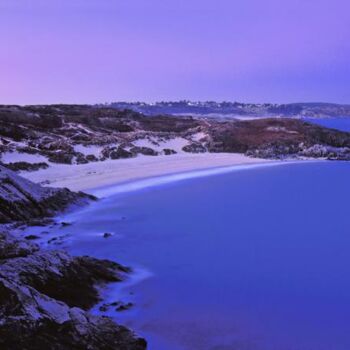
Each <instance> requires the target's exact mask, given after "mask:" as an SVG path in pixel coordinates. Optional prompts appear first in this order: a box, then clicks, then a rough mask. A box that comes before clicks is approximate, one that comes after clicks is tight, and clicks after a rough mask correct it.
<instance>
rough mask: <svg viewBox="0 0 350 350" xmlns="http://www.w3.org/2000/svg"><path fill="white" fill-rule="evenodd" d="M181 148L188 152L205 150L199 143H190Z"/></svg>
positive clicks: (202, 151)
mask: <svg viewBox="0 0 350 350" xmlns="http://www.w3.org/2000/svg"><path fill="white" fill-rule="evenodd" d="M182 150H183V151H184V152H188V153H205V152H206V151H207V150H206V148H205V147H204V146H203V145H202V144H201V143H191V144H189V145H187V146H185V147H183V148H182Z"/></svg>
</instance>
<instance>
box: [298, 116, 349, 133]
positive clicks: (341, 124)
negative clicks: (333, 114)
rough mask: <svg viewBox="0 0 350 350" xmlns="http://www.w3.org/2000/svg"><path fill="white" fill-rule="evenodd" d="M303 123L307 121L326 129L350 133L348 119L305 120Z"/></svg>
mask: <svg viewBox="0 0 350 350" xmlns="http://www.w3.org/2000/svg"><path fill="white" fill-rule="evenodd" d="M304 120H305V121H308V122H310V123H313V124H318V125H321V126H325V127H327V128H333V129H338V130H341V131H350V118H349V117H344V118H321V119H319V118H305V119H304Z"/></svg>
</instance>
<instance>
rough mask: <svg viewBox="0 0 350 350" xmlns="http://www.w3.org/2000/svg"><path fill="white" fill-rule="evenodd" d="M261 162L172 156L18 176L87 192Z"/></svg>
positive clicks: (227, 157) (225, 155)
mask: <svg viewBox="0 0 350 350" xmlns="http://www.w3.org/2000/svg"><path fill="white" fill-rule="evenodd" d="M264 162H265V163H266V162H268V161H267V160H264V159H255V158H249V157H246V156H244V155H243V154H232V153H203V154H175V155H171V156H155V157H152V156H139V157H137V158H132V159H120V160H106V161H104V162H93V163H88V164H79V165H63V164H51V166H50V167H49V168H48V169H44V170H39V171H36V172H23V173H21V175H22V176H24V177H26V178H27V179H29V180H32V181H34V182H38V183H43V184H45V182H47V183H46V185H49V186H54V187H67V188H69V189H71V190H73V191H87V190H90V189H93V188H97V187H102V186H108V185H113V184H120V183H123V182H129V181H134V180H140V179H143V178H148V177H155V176H161V175H168V174H174V173H181V172H188V171H194V170H201V169H210V168H217V167H228V166H233V165H246V164H256V163H264Z"/></svg>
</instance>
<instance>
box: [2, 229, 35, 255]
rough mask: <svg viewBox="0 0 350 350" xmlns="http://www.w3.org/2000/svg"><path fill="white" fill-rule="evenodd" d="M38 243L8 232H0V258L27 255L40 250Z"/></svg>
mask: <svg viewBox="0 0 350 350" xmlns="http://www.w3.org/2000/svg"><path fill="white" fill-rule="evenodd" d="M38 250H39V247H38V246H37V245H34V244H31V243H28V242H26V241H23V240H18V239H16V238H14V237H13V236H11V235H10V234H8V233H5V232H2V233H0V260H3V259H12V258H18V257H26V256H28V255H30V254H33V253H34V252H36V251H38Z"/></svg>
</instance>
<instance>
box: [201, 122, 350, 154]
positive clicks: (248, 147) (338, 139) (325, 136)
mask: <svg viewBox="0 0 350 350" xmlns="http://www.w3.org/2000/svg"><path fill="white" fill-rule="evenodd" d="M209 133H210V140H209V141H208V143H207V147H208V149H209V151H210V152H218V153H220V152H228V153H245V154H247V155H248V156H253V157H260V158H267V159H280V158H291V157H292V158H293V157H294V158H295V157H305V156H310V157H314V158H328V157H330V156H332V157H335V158H334V159H344V154H346V152H347V151H346V150H347V149H350V133H348V132H342V131H337V130H334V129H327V128H324V127H321V126H318V125H314V124H310V123H306V122H303V121H300V120H296V119H259V120H251V121H237V122H233V123H232V122H223V123H218V124H216V125H214V126H213V127H212V128H211V129H210V130H209ZM320 147H321V148H322V149H323V151H322V152H320V151H319V148H320ZM316 150H317V151H316Z"/></svg>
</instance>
